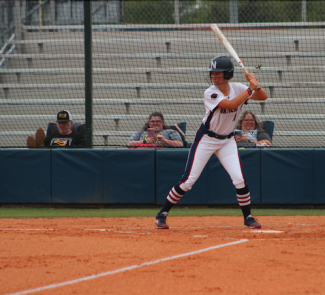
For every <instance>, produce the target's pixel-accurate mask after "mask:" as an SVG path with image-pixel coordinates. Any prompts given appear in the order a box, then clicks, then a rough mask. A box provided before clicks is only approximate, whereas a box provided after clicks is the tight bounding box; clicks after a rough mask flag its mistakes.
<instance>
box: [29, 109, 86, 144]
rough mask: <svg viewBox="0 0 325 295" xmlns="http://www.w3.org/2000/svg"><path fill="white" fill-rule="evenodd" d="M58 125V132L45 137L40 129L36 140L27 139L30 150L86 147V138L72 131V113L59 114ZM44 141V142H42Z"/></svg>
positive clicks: (64, 111) (30, 137)
mask: <svg viewBox="0 0 325 295" xmlns="http://www.w3.org/2000/svg"><path fill="white" fill-rule="evenodd" d="M56 124H57V127H58V132H56V133H54V134H51V135H49V136H46V137H45V133H44V130H43V129H42V128H38V129H37V131H36V134H35V138H33V137H32V136H29V137H28V138H27V146H28V147H30V148H36V147H37V148H39V147H46V148H70V147H72V148H78V147H85V137H84V135H83V134H81V133H79V132H75V131H73V130H72V129H71V126H72V124H73V121H72V116H71V113H70V112H69V111H67V110H62V111H60V112H58V114H57V120H56ZM42 141H43V142H42Z"/></svg>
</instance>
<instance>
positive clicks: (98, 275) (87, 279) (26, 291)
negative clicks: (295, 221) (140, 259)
mask: <svg viewBox="0 0 325 295" xmlns="http://www.w3.org/2000/svg"><path fill="white" fill-rule="evenodd" d="M248 241H249V240H247V239H241V240H238V241H234V242H230V243H226V244H221V245H216V246H212V247H208V248H204V249H201V250H196V251H192V252H188V253H183V254H179V255H174V256H169V257H165V258H161V259H157V260H153V261H148V262H144V263H141V264H135V265H131V266H128V267H123V268H120V269H116V270H113V271H108V272H103V273H100V274H97V275H91V276H87V277H83V278H80V279H76V280H71V281H66V282H63V283H58V284H52V285H48V286H43V287H39V288H35V289H30V290H25V291H21V292H17V293H11V294H7V295H23V294H30V293H35V292H39V291H44V290H49V289H54V288H58V287H63V286H67V285H72V284H76V283H80V282H84V281H89V280H93V279H96V278H100V277H104V276H108V275H112V274H116V273H121V272H125V271H129V270H133V269H136V268H140V267H143V266H149V265H153V264H158V263H160V262H165V261H170V260H174V259H178V258H182V257H186V256H191V255H195V254H200V253H204V252H207V251H211V250H214V249H218V248H222V247H227V246H232V245H237V244H241V243H244V242H248Z"/></svg>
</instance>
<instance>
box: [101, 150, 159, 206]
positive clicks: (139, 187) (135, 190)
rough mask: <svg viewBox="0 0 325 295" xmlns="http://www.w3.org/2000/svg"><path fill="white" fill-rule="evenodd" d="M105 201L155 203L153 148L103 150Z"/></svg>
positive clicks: (115, 202) (114, 202)
mask: <svg viewBox="0 0 325 295" xmlns="http://www.w3.org/2000/svg"><path fill="white" fill-rule="evenodd" d="M103 153H104V175H103V177H104V202H105V203H110V204H121V203H124V204H154V203H155V201H156V198H155V150H154V149H130V150H129V149H119V150H104V152H103Z"/></svg>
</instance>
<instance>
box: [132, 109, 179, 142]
mask: <svg viewBox="0 0 325 295" xmlns="http://www.w3.org/2000/svg"><path fill="white" fill-rule="evenodd" d="M127 145H128V146H129V147H149V148H150V147H151V148H158V147H183V142H182V138H181V136H180V135H179V133H178V132H177V131H176V130H172V129H169V127H168V126H166V125H165V121H164V116H163V115H162V113H159V112H154V113H152V114H151V115H150V116H149V119H148V121H147V123H146V124H145V125H144V126H143V128H142V130H140V131H137V132H135V133H134V134H133V135H132V136H131V138H130V139H129V142H128V144H127Z"/></svg>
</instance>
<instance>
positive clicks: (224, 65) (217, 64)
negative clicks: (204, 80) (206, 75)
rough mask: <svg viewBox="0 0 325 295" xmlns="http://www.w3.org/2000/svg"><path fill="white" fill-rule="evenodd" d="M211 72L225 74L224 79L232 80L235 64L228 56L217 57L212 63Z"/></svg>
mask: <svg viewBox="0 0 325 295" xmlns="http://www.w3.org/2000/svg"><path fill="white" fill-rule="evenodd" d="M208 71H209V72H210V75H211V72H223V73H224V78H225V79H227V80H230V79H231V78H232V77H233V76H234V64H233V63H232V61H231V60H230V59H229V58H228V57H226V56H216V57H215V58H214V59H213V60H211V62H210V67H209V70H208Z"/></svg>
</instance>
